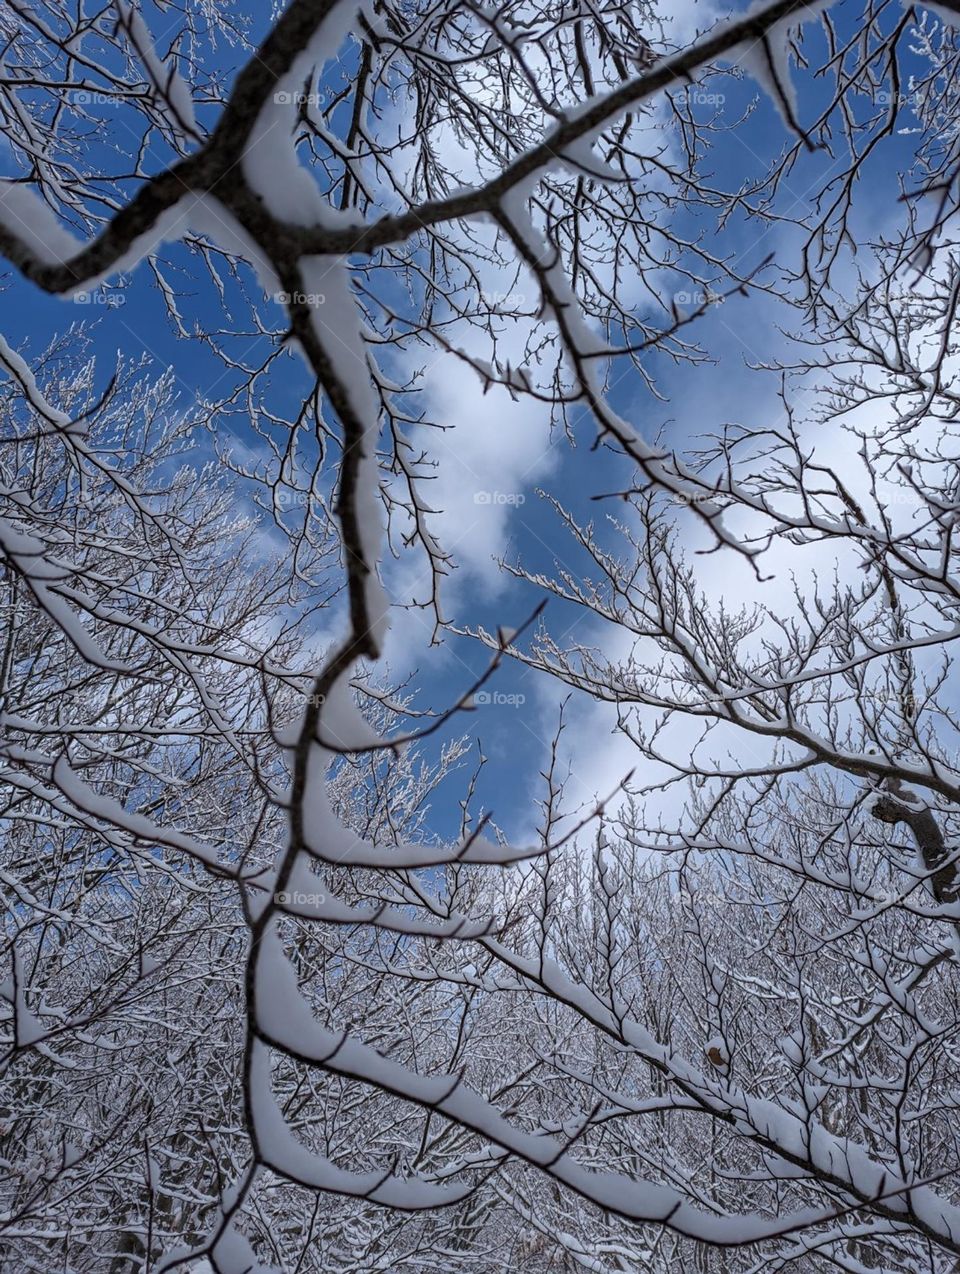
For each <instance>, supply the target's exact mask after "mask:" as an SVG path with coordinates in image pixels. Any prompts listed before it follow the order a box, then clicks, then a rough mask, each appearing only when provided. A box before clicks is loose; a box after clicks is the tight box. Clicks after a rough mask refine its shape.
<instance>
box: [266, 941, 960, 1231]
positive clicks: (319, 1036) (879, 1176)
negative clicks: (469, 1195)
mask: <svg viewBox="0 0 960 1274" xmlns="http://www.w3.org/2000/svg"><path fill="white" fill-rule="evenodd" d="M261 953H262V954H261V960H260V962H259V964H258V968H257V974H256V981H255V983H254V988H253V993H254V1003H255V1005H256V1014H255V1018H256V1021H257V1023H258V1031H259V1037H260V1039H261V1040H262V1042H263V1044H270V1045H272V1046H274V1047H278V1048H281V1049H282V1050H283V1051H284V1052H287V1053H288V1054H290V1055H291V1056H293V1057H296V1058H298V1059H299V1060H301V1061H303V1062H306V1063H312V1064H315V1065H318V1066H321V1067H323V1068H324V1069H326V1070H329V1071H331V1072H333V1073H334V1074H338V1075H341V1076H343V1077H344V1078H349V1079H354V1080H360V1081H363V1082H365V1083H368V1084H371V1085H373V1086H374V1087H375V1088H378V1089H380V1090H381V1091H385V1092H392V1093H394V1094H395V1095H396V1096H398V1097H402V1098H403V1099H405V1100H408V1101H412V1102H415V1103H417V1104H419V1105H421V1106H423V1107H425V1108H426V1109H429V1110H434V1111H436V1112H438V1113H439V1114H442V1115H444V1116H446V1117H447V1118H449V1119H451V1120H453V1121H454V1122H455V1123H457V1124H459V1125H460V1126H461V1127H463V1128H467V1129H470V1130H471V1131H473V1132H475V1133H477V1134H478V1135H479V1136H481V1137H483V1138H485V1139H487V1140H489V1141H492V1142H493V1143H494V1144H495V1145H497V1146H499V1147H500V1148H501V1149H503V1150H506V1151H507V1152H508V1153H509V1154H511V1155H514V1156H516V1157H517V1158H520V1159H523V1160H525V1161H526V1162H527V1163H529V1164H531V1165H533V1166H534V1167H537V1168H539V1169H540V1170H541V1171H543V1172H545V1173H546V1174H548V1175H549V1176H551V1177H553V1178H554V1179H555V1180H556V1181H558V1182H559V1183H561V1184H563V1185H565V1186H567V1187H568V1188H569V1189H571V1190H573V1191H575V1192H576V1193H578V1194H580V1195H581V1196H582V1197H583V1198H585V1199H587V1200H589V1201H590V1202H592V1203H594V1204H596V1205H597V1206H598V1207H601V1208H603V1209H605V1210H608V1211H611V1212H616V1213H618V1214H619V1215H621V1216H623V1217H624V1218H626V1219H629V1220H633V1221H640V1222H652V1223H656V1224H661V1225H665V1226H667V1227H668V1228H669V1229H672V1230H674V1231H676V1232H677V1233H679V1234H683V1235H684V1236H686V1237H688V1238H692V1239H695V1240H698V1241H700V1242H704V1243H709V1244H711V1245H713V1246H718V1247H726V1246H746V1245H749V1244H753V1243H759V1242H762V1241H764V1240H765V1239H769V1238H771V1237H774V1236H777V1235H783V1234H788V1233H791V1232H793V1231H795V1230H799V1229H806V1228H809V1227H811V1226H816V1225H818V1224H822V1223H823V1222H825V1221H829V1220H830V1219H831V1218H833V1217H835V1216H838V1215H841V1214H842V1213H843V1212H844V1211H846V1208H844V1207H840V1208H838V1209H834V1208H829V1209H813V1208H810V1209H806V1210H800V1211H798V1212H797V1213H795V1214H793V1215H791V1216H787V1217H782V1218H777V1219H774V1220H764V1219H762V1218H760V1217H751V1216H740V1217H735V1216H715V1215H711V1214H709V1213H706V1212H701V1211H699V1210H698V1209H696V1208H694V1207H693V1206H692V1205H691V1204H690V1203H688V1202H687V1201H686V1200H685V1199H684V1198H683V1196H682V1195H680V1194H679V1193H678V1192H676V1191H674V1190H672V1189H670V1188H669V1187H666V1186H660V1185H657V1184H655V1183H653V1182H650V1181H645V1180H643V1179H636V1178H631V1177H626V1176H624V1175H622V1174H619V1173H616V1172H607V1171H602V1172H598V1171H592V1170H590V1169H587V1168H585V1167H583V1166H582V1165H581V1164H579V1163H578V1162H577V1161H576V1160H575V1159H574V1158H573V1157H572V1156H571V1154H570V1153H569V1145H568V1144H567V1143H565V1142H563V1141H560V1140H558V1139H557V1138H555V1137H552V1136H548V1135H543V1134H538V1133H529V1132H525V1131H523V1130H522V1129H518V1128H516V1127H514V1126H513V1125H512V1124H510V1123H509V1121H508V1120H506V1119H505V1118H504V1117H503V1116H502V1115H501V1114H500V1112H499V1111H498V1110H497V1109H496V1108H495V1107H493V1106H491V1105H490V1104H489V1103H488V1102H487V1101H486V1100H485V1099H484V1098H483V1097H481V1096H480V1094H478V1093H476V1092H474V1091H473V1090H471V1089H469V1088H468V1087H467V1086H466V1085H465V1084H463V1083H462V1079H461V1077H460V1076H457V1075H436V1076H429V1077H428V1076H424V1075H420V1074H418V1073H417V1072H416V1071H414V1070H412V1069H411V1068H410V1067H408V1066H404V1065H402V1064H400V1063H398V1062H394V1061H392V1060H390V1059H389V1058H386V1057H384V1056H382V1054H380V1053H378V1052H377V1051H376V1050H375V1049H373V1048H370V1047H369V1046H368V1045H365V1044H362V1043H361V1042H360V1041H359V1040H356V1039H354V1038H353V1037H352V1036H351V1035H350V1034H349V1033H348V1032H336V1031H331V1030H330V1029H329V1028H327V1027H324V1026H323V1025H322V1024H321V1023H320V1022H318V1021H317V1020H316V1019H315V1018H314V1017H313V1014H312V1012H311V1010H310V1007H309V1005H308V1004H307V1002H306V1000H305V999H304V998H303V996H302V995H301V993H300V989H299V987H298V985H297V978H296V974H295V972H294V969H293V966H292V965H291V963H290V961H289V959H288V957H287V955H286V952H285V951H284V950H283V946H282V943H281V941H280V938H279V935H278V934H277V932H276V928H275V923H274V922H271V924H270V926H269V927H268V929H267V930H266V931H265V932H264V934H263V935H262V937H261ZM655 1047H656V1050H657V1051H658V1052H660V1051H661V1050H660V1049H659V1046H655ZM664 1055H665V1054H664ZM261 1056H262V1055H260V1054H258V1058H259V1057H261ZM264 1065H265V1064H264V1063H263V1061H262V1060H260V1061H258V1069H257V1071H256V1073H255V1076H253V1077H252V1078H253V1079H254V1083H255V1087H256V1090H257V1093H258V1096H257V1098H256V1100H257V1101H262V1102H263V1103H264V1105H265V1106H266V1104H267V1100H268V1099H267V1096H266V1094H265V1091H264V1090H265V1087H266V1086H267V1085H268V1084H269V1069H268V1068H266V1069H264ZM661 1065H662V1061H661ZM681 1074H683V1078H684V1079H685V1080H686V1082H687V1083H690V1080H691V1078H692V1072H690V1073H687V1072H686V1070H685V1068H681V1067H678V1068H677V1072H676V1077H678V1078H679V1077H680V1076H681ZM697 1079H698V1083H699V1085H701V1086H702V1088H701V1094H700V1096H701V1099H702V1097H703V1096H705V1095H706V1094H707V1093H708V1092H709V1090H710V1088H713V1087H714V1086H713V1085H709V1086H708V1085H707V1084H706V1082H705V1081H704V1080H703V1079H702V1077H697ZM269 1102H270V1103H272V1102H273V1098H272V1095H271V1096H270V1097H269ZM741 1103H742V1105H741ZM704 1106H705V1108H707V1109H709V1103H704ZM738 1106H740V1107H741V1109H742V1114H741V1115H740V1116H738V1118H739V1119H743V1120H746V1119H749V1121H750V1122H751V1124H753V1125H754V1126H755V1127H757V1128H758V1129H759V1130H761V1132H762V1135H763V1136H764V1138H766V1139H768V1141H769V1143H770V1144H771V1146H772V1147H776V1148H777V1150H778V1151H779V1152H780V1153H783V1155H784V1157H785V1158H788V1159H789V1160H791V1161H793V1162H796V1161H797V1156H800V1157H801V1158H802V1159H806V1160H807V1161H808V1162H810V1161H812V1163H813V1165H815V1167H816V1168H817V1169H818V1170H819V1171H820V1172H821V1173H823V1174H824V1175H827V1176H829V1177H832V1178H833V1179H834V1180H835V1181H836V1182H837V1184H840V1185H841V1188H842V1189H844V1190H846V1191H848V1192H849V1193H850V1194H851V1195H852V1196H853V1198H854V1199H855V1200H856V1203H855V1205H854V1206H862V1205H863V1204H865V1203H869V1204H871V1206H873V1207H875V1208H877V1209H878V1210H880V1211H882V1212H885V1213H886V1214H887V1215H890V1216H892V1217H895V1218H898V1219H899V1218H910V1219H911V1220H912V1221H913V1222H914V1224H917V1225H918V1226H919V1228H921V1229H922V1230H924V1231H925V1232H926V1233H928V1234H929V1235H930V1236H931V1237H934V1238H936V1240H937V1241H938V1242H939V1243H942V1244H943V1245H944V1246H945V1247H947V1248H949V1249H951V1250H953V1251H960V1209H958V1208H956V1207H954V1206H953V1205H951V1204H949V1203H946V1202H945V1201H944V1200H942V1199H940V1198H939V1197H938V1196H937V1195H935V1194H934V1193H933V1192H932V1191H930V1190H929V1188H928V1187H925V1186H922V1185H916V1184H913V1183H911V1182H908V1181H905V1180H903V1179H902V1178H898V1176H897V1174H896V1172H895V1171H894V1170H893V1169H891V1168H888V1167H887V1165H885V1164H877V1163H875V1162H873V1161H871V1160H870V1159H869V1158H868V1157H867V1156H866V1155H865V1154H864V1152H863V1150H862V1149H861V1148H860V1147H858V1146H856V1145H853V1144H851V1143H850V1142H848V1141H844V1140H842V1139H839V1138H836V1137H834V1136H832V1135H831V1134H828V1133H827V1132H826V1131H825V1130H824V1129H821V1128H819V1127H815V1128H814V1129H813V1130H811V1128H810V1126H809V1124H808V1123H804V1122H803V1121H801V1120H800V1119H795V1118H794V1117H793V1116H792V1115H791V1114H790V1112H788V1111H787V1110H785V1109H783V1108H782V1107H779V1106H775V1105H773V1104H772V1103H770V1102H757V1101H754V1100H753V1099H750V1098H747V1097H745V1096H744V1095H742V1094H736V1096H735V1099H734V1100H733V1101H732V1102H731V1106H730V1109H731V1111H735V1110H736V1109H737V1108H738ZM794 1125H795V1126H794ZM807 1139H809V1141H808V1140H807ZM288 1152H289V1151H288Z"/></svg>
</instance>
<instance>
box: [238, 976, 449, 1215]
mask: <svg viewBox="0 0 960 1274" xmlns="http://www.w3.org/2000/svg"><path fill="white" fill-rule="evenodd" d="M277 959H283V960H286V957H285V956H283V954H282V952H281V953H280V955H279V956H277V954H276V953H275V952H274V953H272V959H271V960H270V961H269V962H268V961H267V960H265V958H264V956H261V959H260V967H261V968H263V967H264V965H265V964H269V966H270V967H271V968H272V969H273V971H274V974H275V976H274V977H273V978H270V979H265V981H266V983H267V985H265V986H264V987H263V991H262V994H263V995H264V996H265V997H266V998H267V999H268V1000H271V1001H272V998H273V997H274V996H276V995H284V996H287V997H289V996H291V995H295V996H296V997H297V998H298V999H300V998H301V997H300V992H299V991H298V990H297V987H296V982H295V981H293V982H292V985H291V984H290V980H289V979H284V978H283V976H282V975H280V976H276V960H277ZM287 1007H288V1008H289V1007H290V1005H289V1003H288V1004H287ZM304 1008H306V1006H305V1005H304ZM249 1067H250V1078H249V1083H250V1088H249V1091H250V1105H251V1115H252V1121H253V1133H254V1137H255V1139H256V1144H257V1147H258V1149H259V1151H260V1155H261V1157H262V1158H263V1160H264V1162H265V1163H266V1164H267V1165H268V1166H269V1167H270V1168H272V1169H273V1171H274V1172H279V1173H282V1174H283V1175H284V1176H286V1177H290V1178H293V1179H294V1180H296V1181H299V1182H302V1183H303V1184H304V1185H307V1186H312V1187H313V1188H314V1189H317V1190H331V1191H335V1192H336V1193H337V1194H344V1195H353V1196H355V1197H365V1198H369V1199H371V1200H373V1201H374V1202H375V1203H380V1204H383V1205H384V1206H386V1207H392V1208H404V1209H409V1210H413V1209H419V1208H436V1207H446V1206H448V1205H449V1204H451V1203H456V1202H458V1201H459V1200H461V1199H464V1198H466V1197H467V1195H468V1194H470V1192H471V1188H470V1186H469V1185H466V1186H462V1187H460V1188H459V1189H456V1188H453V1187H449V1186H437V1185H433V1184H431V1183H429V1182H426V1181H419V1180H417V1179H416V1178H412V1177H408V1178H400V1177H396V1176H394V1175H392V1174H391V1175H389V1176H386V1177H385V1176H384V1173H383V1172H382V1171H379V1172H377V1171H374V1172H350V1171H348V1170H347V1169H345V1168H340V1167H338V1166H337V1165H336V1164H335V1163H333V1162H332V1161H331V1160H330V1159H327V1158H326V1157H325V1156H323V1155H320V1154H316V1153H315V1152H313V1151H312V1150H310V1149H308V1147H307V1146H305V1145H304V1144H303V1142H301V1141H298V1140H297V1138H296V1137H295V1136H294V1133H293V1131H292V1130H291V1129H290V1127H289V1125H288V1124H287V1122H286V1120H285V1119H284V1117H283V1113H282V1111H281V1110H280V1107H279V1106H278V1105H277V1102H276V1099H275V1098H274V1096H273V1087H272V1083H271V1078H270V1050H269V1048H267V1046H266V1045H265V1044H263V1043H261V1042H260V1041H259V1040H256V1041H254V1043H253V1045H252V1048H251V1055H250V1061H249Z"/></svg>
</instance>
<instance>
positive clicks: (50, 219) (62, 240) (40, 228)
mask: <svg viewBox="0 0 960 1274" xmlns="http://www.w3.org/2000/svg"><path fill="white" fill-rule="evenodd" d="M0 225H2V226H3V227H4V229H5V230H7V231H9V233H10V234H12V235H14V236H15V237H16V238H17V239H19V240H20V242H21V243H22V244H23V245H24V247H25V248H26V249H27V250H28V251H29V252H30V253H31V255H32V256H34V257H36V259H37V260H38V261H40V262H42V263H43V264H44V265H62V264H63V263H64V262H65V261H69V260H70V258H71V257H73V256H74V255H75V254H76V253H77V252H78V251H79V249H80V248H81V247H82V244H81V242H80V240H79V239H76V238H74V236H73V235H72V234H71V233H70V232H69V231H68V230H67V229H66V228H65V227H64V226H62V225H61V224H60V222H59V221H58V219H57V217H56V216H55V215H54V213H53V212H51V210H50V209H49V208H48V207H47V205H46V204H45V203H44V202H43V200H42V199H41V198H40V197H39V195H37V194H36V193H35V192H34V191H33V190H31V189H30V188H29V187H28V186H25V185H22V184H21V183H19V182H14V181H0Z"/></svg>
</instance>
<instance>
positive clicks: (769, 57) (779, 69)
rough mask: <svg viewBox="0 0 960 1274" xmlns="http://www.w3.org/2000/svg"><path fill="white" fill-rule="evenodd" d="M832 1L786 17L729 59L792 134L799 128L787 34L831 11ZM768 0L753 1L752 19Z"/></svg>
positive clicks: (818, 1)
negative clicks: (766, 100)
mask: <svg viewBox="0 0 960 1274" xmlns="http://www.w3.org/2000/svg"><path fill="white" fill-rule="evenodd" d="M832 3H833V0H812V3H810V4H805V5H803V6H802V7H801V8H798V9H796V10H794V12H793V13H791V14H790V15H789V16H788V17H786V18H783V19H782V20H781V21H780V22H777V23H774V24H773V26H770V27H768V28H767V33H766V37H765V38H764V39H762V40H753V39H751V40H750V42H749V43H747V42H744V43H743V44H740V45H737V47H736V48H734V49H732V50H731V52H730V54H729V55H728V56H730V57H731V58H732V59H733V60H734V61H736V62H737V63H739V64H740V66H742V67H743V69H744V70H745V71H746V72H747V74H748V75H749V76H750V77H751V78H752V79H754V80H755V81H756V82H757V84H758V85H759V86H760V88H761V89H763V91H764V93H765V94H766V95H767V97H768V98H769V99H770V101H771V103H772V104H773V106H774V108H775V109H776V111H777V112H778V114H779V115H780V118H781V120H782V121H783V124H784V127H785V128H787V129H789V130H790V131H791V132H795V131H796V129H797V128H798V126H799V118H800V117H799V112H798V106H797V92H796V88H795V87H794V83H793V77H792V75H791V71H790V43H789V41H790V33H791V31H795V30H796V29H797V28H798V27H800V28H802V27H803V25H804V24H805V23H807V22H812V21H815V20H816V19H817V18H819V16H820V14H821V13H823V12H825V11H826V10H827V9H829V8H830V5H831V4H832ZM768 7H769V5H768V0H754V2H753V4H752V5H751V6H750V8H749V9H748V10H747V13H748V14H749V15H750V16H751V17H752V16H754V15H756V14H757V13H761V12H762V11H763V10H764V9H765V8H768Z"/></svg>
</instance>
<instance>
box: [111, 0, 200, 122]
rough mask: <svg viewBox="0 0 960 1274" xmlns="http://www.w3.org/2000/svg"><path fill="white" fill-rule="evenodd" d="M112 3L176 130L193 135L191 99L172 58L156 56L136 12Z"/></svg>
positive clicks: (117, 0)
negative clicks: (168, 105)
mask: <svg viewBox="0 0 960 1274" xmlns="http://www.w3.org/2000/svg"><path fill="white" fill-rule="evenodd" d="M114 3H115V5H116V7H117V12H118V13H119V15H120V21H121V23H122V25H123V26H124V27H125V28H126V30H127V32H128V34H129V36H130V42H131V44H132V45H133V47H134V48H135V49H136V51H137V53H138V55H139V56H140V58H141V60H142V62H143V64H144V66H145V67H146V69H147V73H148V75H149V76H150V79H151V80H152V81H153V83H154V85H155V86H156V88H157V89H159V91H160V92H161V93H162V94H163V95H164V96H165V97H166V98H167V100H168V101H169V103H170V106H171V107H172V109H173V112H174V116H175V120H174V122H175V124H176V126H177V128H178V130H179V131H181V132H190V133H196V131H197V119H196V115H195V114H194V109H193V97H192V96H191V93H190V90H189V88H188V87H187V85H186V84H185V83H184V81H183V78H182V77H181V75H180V73H179V72H178V70H177V66H176V60H175V58H173V57H172V56H171V57H169V58H167V59H164V58H161V57H160V55H159V54H158V53H157V50H156V48H155V47H154V43H153V39H152V37H151V35H150V32H149V31H148V29H147V24H146V23H145V22H144V20H143V15H142V14H141V13H140V10H139V9H134V8H133V7H132V6H131V5H130V4H128V3H127V0H114Z"/></svg>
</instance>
